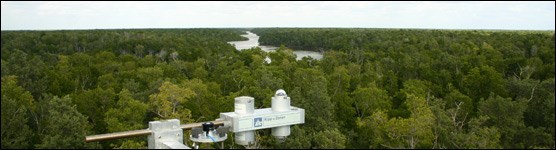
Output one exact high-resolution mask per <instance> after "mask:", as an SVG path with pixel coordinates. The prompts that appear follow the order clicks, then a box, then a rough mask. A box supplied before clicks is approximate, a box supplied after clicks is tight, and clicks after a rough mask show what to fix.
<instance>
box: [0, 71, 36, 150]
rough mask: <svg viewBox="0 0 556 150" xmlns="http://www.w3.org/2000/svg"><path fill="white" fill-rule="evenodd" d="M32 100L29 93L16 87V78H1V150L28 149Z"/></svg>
mask: <svg viewBox="0 0 556 150" xmlns="http://www.w3.org/2000/svg"><path fill="white" fill-rule="evenodd" d="M32 109H34V100H33V97H32V96H31V93H30V92H29V91H26V90H25V89H23V88H22V87H21V86H18V85H17V77H16V76H3V77H2V149H4V148H7V149H11V148H17V149H23V148H30V147H31V146H32V145H31V144H32V143H31V142H30V139H31V136H33V133H32V132H33V131H32V130H31V129H30V128H29V126H28V125H27V124H28V119H29V117H30V111H31V110H32Z"/></svg>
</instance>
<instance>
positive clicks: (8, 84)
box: [0, 28, 555, 149]
mask: <svg viewBox="0 0 556 150" xmlns="http://www.w3.org/2000/svg"><path fill="white" fill-rule="evenodd" d="M245 30H250V31H252V32H254V33H256V34H258V35H259V36H261V37H260V39H259V42H260V43H262V45H273V46H280V47H279V48H278V49H277V50H276V51H275V52H265V51H263V50H261V49H260V48H251V49H246V50H242V51H237V50H235V48H234V47H233V46H232V45H230V44H228V43H226V42H227V41H238V40H246V38H245V37H242V36H240V34H243V33H244V31H245ZM1 36H2V41H1V43H2V44H1V53H2V54H1V55H0V56H1V62H2V67H1V70H2V71H1V75H2V148H145V147H146V144H147V143H146V140H145V138H129V139H120V140H114V141H107V142H99V143H88V144H85V143H83V142H82V140H83V136H85V135H91V134H101V133H107V132H115V131H126V130H133V129H142V128H146V125H147V123H148V121H152V120H158V119H173V118H177V119H180V121H181V122H183V123H188V122H202V121H210V120H214V119H216V118H218V117H219V116H218V114H219V113H220V112H230V111H233V107H234V106H233V99H234V98H235V97H238V96H243V95H247V96H253V97H255V99H256V101H255V102H256V103H255V106H256V107H257V108H263V107H270V100H269V97H271V96H272V95H273V94H274V92H275V91H276V90H277V89H284V90H286V91H287V92H288V95H289V96H290V97H291V98H292V102H291V103H292V106H295V107H300V108H304V109H305V111H306V114H305V117H306V118H305V123H304V124H301V125H295V126H293V127H292V128H291V130H292V132H291V135H290V136H289V137H288V138H287V139H286V141H284V142H283V143H281V142H279V141H277V140H275V139H274V138H273V137H271V136H270V131H259V132H257V134H258V135H257V140H258V145H257V146H258V148H456V149H460V148H554V139H555V138H554V137H555V132H554V131H555V130H554V129H555V127H554V125H555V123H554V118H555V117H554V112H555V111H554V102H555V99H554V70H555V69H554V64H555V62H554V56H555V50H554V31H490V30H434V29H433V30H430V29H363V28H357V29H348V28H341V29H338V28H254V29H137V30H72V31H2V35H1ZM295 50H310V51H317V52H320V53H322V54H323V58H322V59H320V60H317V59H309V58H305V59H302V60H296V57H295V53H294V51H295ZM267 57H268V58H269V59H271V63H267V62H266V61H265V59H266V58H267ZM16 77H17V79H16ZM491 93H492V94H491ZM66 95H69V97H66ZM59 97H63V98H59ZM74 105H75V106H74ZM61 112H63V113H61ZM59 124H68V126H60V125H59ZM15 131H17V132H15ZM229 138H233V136H231V135H230V137H229ZM226 144H227V145H230V146H226V147H230V148H242V147H238V145H235V144H233V142H232V141H231V140H228V141H226ZM100 146H102V147H100Z"/></svg>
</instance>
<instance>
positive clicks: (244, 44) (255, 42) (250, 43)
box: [228, 31, 322, 62]
mask: <svg viewBox="0 0 556 150" xmlns="http://www.w3.org/2000/svg"><path fill="white" fill-rule="evenodd" d="M241 36H243V37H246V38H249V40H247V41H230V42H228V43H229V44H232V45H234V46H235V47H236V49H237V50H243V49H249V48H252V47H259V48H261V49H262V50H263V51H265V52H275V51H276V49H278V47H275V46H267V45H259V36H258V35H257V34H255V33H253V32H249V31H247V34H244V35H241ZM293 53H294V54H295V55H296V56H297V57H296V60H301V59H302V58H303V57H312V58H314V59H322V54H321V53H319V52H314V51H305V50H293ZM266 60H267V62H270V59H269V58H268V57H267V58H266Z"/></svg>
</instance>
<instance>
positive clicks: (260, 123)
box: [253, 117, 263, 127]
mask: <svg viewBox="0 0 556 150" xmlns="http://www.w3.org/2000/svg"><path fill="white" fill-rule="evenodd" d="M253 126H254V127H261V126H263V118H262V117H258V118H253Z"/></svg>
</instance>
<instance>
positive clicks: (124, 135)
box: [85, 120, 224, 142]
mask: <svg viewBox="0 0 556 150" xmlns="http://www.w3.org/2000/svg"><path fill="white" fill-rule="evenodd" d="M211 122H212V123H214V125H215V126H218V125H224V121H223V120H218V121H211ZM202 125H203V123H190V124H182V125H180V128H181V129H183V130H190V129H192V128H196V127H202ZM150 134H152V131H151V130H150V129H141V130H133V131H123V132H114V133H106V134H97V135H89V136H86V137H85V142H97V141H105V140H113V139H121V138H128V137H136V136H145V135H150Z"/></svg>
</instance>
